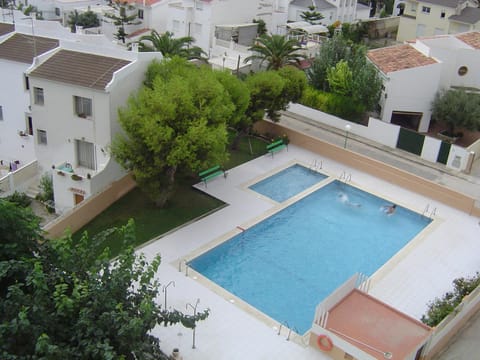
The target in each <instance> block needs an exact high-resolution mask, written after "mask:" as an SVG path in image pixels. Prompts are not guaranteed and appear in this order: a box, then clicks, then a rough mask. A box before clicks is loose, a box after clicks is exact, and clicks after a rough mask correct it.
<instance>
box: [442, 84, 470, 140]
mask: <svg viewBox="0 0 480 360" xmlns="http://www.w3.org/2000/svg"><path fill="white" fill-rule="evenodd" d="M432 118H433V119H435V120H438V121H443V122H445V123H446V124H447V126H448V129H447V130H448V135H450V136H455V135H456V130H455V129H456V128H457V127H463V128H465V129H467V130H480V95H478V94H474V93H468V92H466V91H464V90H455V89H450V90H443V91H439V92H437V94H436V95H435V99H434V100H433V102H432Z"/></svg>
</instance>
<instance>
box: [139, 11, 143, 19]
mask: <svg viewBox="0 0 480 360" xmlns="http://www.w3.org/2000/svg"><path fill="white" fill-rule="evenodd" d="M138 18H139V19H143V10H142V9H138Z"/></svg>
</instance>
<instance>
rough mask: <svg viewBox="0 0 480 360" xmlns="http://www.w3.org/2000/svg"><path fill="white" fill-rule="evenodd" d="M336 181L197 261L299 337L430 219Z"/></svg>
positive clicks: (210, 275) (201, 268)
mask: <svg viewBox="0 0 480 360" xmlns="http://www.w3.org/2000/svg"><path fill="white" fill-rule="evenodd" d="M385 204H387V202H386V201H385V200H383V199H381V198H379V197H376V196H373V195H371V194H369V193H366V192H364V191H362V190H359V189H357V188H355V187H352V186H348V185H345V184H344V183H341V182H338V181H333V182H331V183H329V184H327V185H325V186H324V187H322V188H320V189H319V190H317V191H315V192H313V193H312V194H310V195H308V196H307V197H305V198H303V199H301V200H299V201H298V202H296V203H294V204H292V205H290V206H289V207H287V208H285V209H284V210H282V211H280V212H278V213H276V214H275V215H273V216H271V217H269V218H267V219H266V220H264V221H262V222H260V223H258V224H257V225H255V226H253V227H251V228H249V229H247V230H246V231H245V232H243V233H241V234H239V235H237V236H235V237H233V238H231V239H230V240H228V241H226V242H224V243H222V244H220V245H219V246H217V247H215V248H213V249H211V250H210V251H208V252H206V253H205V254H203V255H201V256H199V257H197V258H195V259H194V260H192V261H191V262H190V266H191V267H192V268H194V269H195V270H196V271H198V272H199V273H201V274H203V275H204V276H206V277H207V278H209V279H210V280H212V281H213V282H215V283H217V284H218V285H220V286H221V287H223V288H224V289H226V290H228V291H229V292H231V293H232V294H234V295H236V296H238V297H239V298H241V299H243V300H244V301H246V302H248V303H249V304H250V305H252V306H254V307H255V308H257V309H259V310H260V311H262V312H263V313H265V314H267V315H268V316H270V317H271V318H273V319H275V320H277V321H278V322H284V321H286V322H288V324H289V325H290V326H292V327H294V328H295V329H296V330H297V331H298V332H299V333H304V332H305V331H307V330H308V329H310V327H311V324H312V321H313V316H314V312H315V307H316V305H317V304H318V303H319V302H321V301H322V300H323V299H324V298H325V297H326V296H328V295H329V294H330V293H331V292H333V291H334V290H335V289H336V288H337V287H338V286H339V285H341V284H342V283H344V282H345V281H346V280H347V279H348V278H350V277H351V276H352V275H353V274H355V273H357V272H361V273H363V274H366V275H369V276H370V275H372V274H373V273H374V272H375V271H377V270H378V269H379V268H380V267H381V266H382V265H383V264H385V263H386V262H387V261H388V260H389V259H390V258H391V257H392V256H393V255H395V253H397V252H398V251H399V250H400V249H401V248H402V247H404V246H405V245H406V244H407V243H408V242H409V241H410V240H411V239H412V238H414V237H415V236H416V235H417V234H418V233H419V232H420V231H421V230H422V229H423V228H424V227H426V226H427V225H428V224H429V222H430V220H429V219H427V218H425V217H423V216H421V215H419V214H417V213H414V212H412V211H410V210H408V209H405V208H402V207H400V206H397V210H396V212H395V213H394V214H393V215H391V216H388V215H387V214H385V212H383V211H381V207H382V206H384V205H385Z"/></svg>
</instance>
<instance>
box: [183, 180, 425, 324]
mask: <svg viewBox="0 0 480 360" xmlns="http://www.w3.org/2000/svg"><path fill="white" fill-rule="evenodd" d="M332 182H336V185H333V184H332ZM327 183H328V185H331V184H332V186H331V187H330V188H331V190H329V192H330V193H331V192H332V191H333V192H334V194H336V193H337V191H338V190H336V189H337V187H340V189H344V188H343V187H342V185H344V184H343V182H341V181H339V180H338V179H333V178H329V179H328V181H327V182H321V183H319V184H316V186H313V187H311V188H309V189H307V190H306V191H305V192H303V193H301V194H300V195H298V196H295V197H292V198H291V199H289V200H288V201H285V202H283V203H281V204H279V205H278V206H275V207H273V208H272V209H270V210H269V211H266V212H265V213H263V214H262V215H261V216H258V217H256V218H255V219H252V220H251V221H249V222H248V224H249V226H242V227H238V228H237V229H233V230H232V231H229V232H228V233H226V234H224V235H223V236H221V237H219V238H217V239H214V240H213V241H211V242H210V243H208V244H206V245H205V246H202V247H201V248H199V249H197V250H196V251H194V252H192V253H190V254H189V255H188V262H189V263H191V262H192V261H194V260H195V259H197V258H199V257H200V256H201V255H203V254H205V253H207V252H209V251H210V250H212V249H214V248H216V247H217V246H219V245H220V244H223V243H225V242H226V241H229V240H231V239H232V238H234V237H236V236H238V235H239V234H241V233H242V231H241V230H242V229H249V228H251V227H253V226H255V225H257V224H259V223H261V222H263V221H264V220H266V219H268V218H270V217H272V216H273V215H275V214H276V213H278V212H281V211H282V210H285V209H286V208H287V207H290V206H291V205H293V204H295V203H297V202H299V201H300V200H302V199H303V198H305V197H307V196H308V195H311V194H312V193H314V192H316V191H318V190H319V189H321V188H322V187H324V186H326V185H327ZM347 186H348V187H349V188H351V189H352V190H354V189H355V190H354V193H352V194H353V195H354V196H355V191H361V192H363V193H366V195H368V196H371V197H374V198H377V199H376V200H375V201H374V204H377V205H375V206H379V205H378V204H379V203H381V202H386V201H387V200H386V199H385V198H384V197H381V196H378V195H376V194H372V193H371V192H369V191H366V190H364V189H362V188H359V187H358V186H354V185H353V184H347ZM343 191H345V190H342V192H343ZM350 191H351V190H348V192H349V195H350ZM334 194H332V195H331V196H336V195H334ZM316 198H317V197H315V198H314V199H316ZM333 201H335V197H334V198H333ZM337 201H338V200H337ZM401 208H404V209H405V210H407V211H408V213H410V215H408V216H409V217H411V216H415V215H420V214H419V213H418V212H416V211H414V210H411V209H410V208H408V207H405V206H401ZM362 209H363V207H362ZM370 209H371V210H370V211H372V210H373V209H372V208H371V206H370ZM374 209H377V207H374ZM373 211H375V210H373ZM402 211H403V210H402ZM431 222H432V221H431V219H428V223H425V224H424V225H423V226H421V225H417V226H420V227H419V230H417V231H418V233H417V232H416V233H415V234H416V235H415V236H413V237H407V238H405V240H402V241H403V242H402V244H403V245H401V247H400V248H398V247H395V248H394V249H393V250H392V251H393V252H392V253H391V255H390V256H389V257H387V258H385V259H384V260H383V261H384V262H383V263H382V262H381V263H379V264H378V268H373V269H371V271H368V274H369V275H370V276H372V275H374V274H376V273H377V272H378V271H379V270H380V269H382V268H383V267H384V266H385V264H388V263H390V262H391V260H392V259H394V258H395V257H396V255H397V254H398V253H399V252H400V251H401V250H402V249H403V248H404V247H406V246H407V245H408V244H413V245H411V247H414V246H415V244H416V243H418V240H417V238H420V239H422V238H424V237H425V234H424V233H423V232H424V231H425V229H426V228H428V225H429V224H430V223H431ZM420 229H421V230H420ZM412 235H413V234H412ZM408 248H410V247H408ZM406 251H407V250H406ZM360 271H362V270H360ZM372 271H373V272H372ZM197 273H198V271H197ZM205 278H207V277H206V276H205ZM205 283H206V284H209V287H210V285H211V284H213V285H214V286H218V287H219V288H221V289H223V290H224V291H225V292H226V293H227V294H229V295H228V296H229V297H232V296H231V292H230V291H231V290H225V289H224V288H223V287H222V286H221V285H217V283H215V282H214V281H212V280H209V279H208V278H207V280H206V281H205ZM320 300H321V298H319V301H320ZM242 301H244V302H246V301H245V300H242ZM249 306H250V307H252V308H254V309H255V312H259V313H261V314H262V318H263V317H265V316H266V317H267V318H269V319H274V323H275V322H276V323H280V322H281V320H282V319H281V317H278V316H272V315H271V314H270V313H268V312H265V311H264V310H260V309H258V306H256V307H254V306H253V305H249ZM267 313H268V315H267ZM312 320H313V318H312ZM289 321H290V319H289ZM299 328H300V327H299ZM309 328H310V327H308V328H307V327H306V326H302V327H301V331H302V332H303V331H305V332H307V331H308V330H309Z"/></svg>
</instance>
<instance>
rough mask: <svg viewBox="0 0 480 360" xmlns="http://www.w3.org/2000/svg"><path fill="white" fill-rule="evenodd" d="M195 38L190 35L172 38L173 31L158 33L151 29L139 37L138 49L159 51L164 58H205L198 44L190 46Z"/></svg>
mask: <svg viewBox="0 0 480 360" xmlns="http://www.w3.org/2000/svg"><path fill="white" fill-rule="evenodd" d="M194 41H195V39H194V38H193V37H191V36H184V37H180V38H174V37H173V33H171V32H168V31H167V32H165V33H163V34H159V33H158V32H157V31H156V30H152V31H151V33H150V35H143V36H142V37H140V40H139V41H138V43H139V48H140V51H159V52H161V53H162V55H163V57H165V58H172V57H173V56H179V57H183V58H186V59H205V57H204V55H206V53H205V52H204V51H203V50H202V49H201V48H200V47H198V46H192V43H193V42H194Z"/></svg>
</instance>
